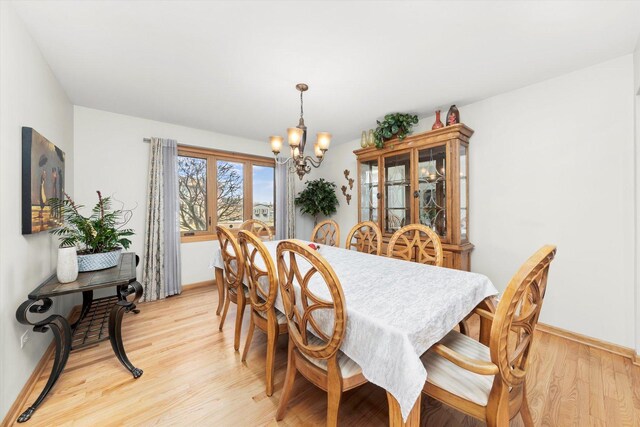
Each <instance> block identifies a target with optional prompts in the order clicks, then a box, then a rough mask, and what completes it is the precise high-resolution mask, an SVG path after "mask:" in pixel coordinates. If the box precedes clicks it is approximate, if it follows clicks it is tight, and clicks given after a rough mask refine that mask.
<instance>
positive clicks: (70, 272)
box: [56, 246, 78, 283]
mask: <svg viewBox="0 0 640 427" xmlns="http://www.w3.org/2000/svg"><path fill="white" fill-rule="evenodd" d="M56 276H58V282H60V283H70V282H73V281H74V280H76V279H77V278H78V254H77V253H76V248H75V247H74V246H72V247H70V248H59V249H58V267H57V268H56Z"/></svg>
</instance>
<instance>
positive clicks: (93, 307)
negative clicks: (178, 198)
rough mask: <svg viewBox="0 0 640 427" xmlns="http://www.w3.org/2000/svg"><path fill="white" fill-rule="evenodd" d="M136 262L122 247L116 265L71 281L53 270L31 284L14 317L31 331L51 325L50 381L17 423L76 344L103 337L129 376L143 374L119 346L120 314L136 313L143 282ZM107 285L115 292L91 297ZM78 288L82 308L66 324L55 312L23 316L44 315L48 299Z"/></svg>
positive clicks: (50, 385) (84, 344) (48, 387)
mask: <svg viewBox="0 0 640 427" xmlns="http://www.w3.org/2000/svg"><path fill="white" fill-rule="evenodd" d="M137 264H138V257H137V256H136V254H135V253H133V252H126V253H123V254H122V256H121V257H120V262H119V263H118V265H117V266H115V267H112V268H108V269H105V270H100V271H91V272H86V273H80V274H78V278H77V279H76V281H75V282H71V283H64V284H62V283H59V282H58V280H57V278H56V276H55V274H54V275H53V276H51V277H50V278H48V279H47V280H46V281H45V282H44V283H42V284H41V285H40V286H38V287H37V288H36V289H34V290H33V291H32V292H31V293H30V294H29V299H27V300H26V301H25V302H23V303H22V304H21V305H20V307H18V310H17V311H16V318H17V319H18V322H20V323H22V324H24V325H29V326H33V330H34V331H35V332H41V333H45V332H46V331H48V330H51V332H52V333H53V337H54V342H55V346H56V347H55V358H54V361H53V368H52V369H51V374H50V375H49V380H48V381H47V383H46V384H45V386H44V388H43V389H42V392H40V395H39V396H38V398H37V399H36V400H35V402H34V403H33V404H32V405H30V406H29V407H28V408H27V409H26V410H25V411H24V412H23V413H22V415H20V417H18V422H19V423H23V422H25V421H27V420H29V418H31V415H33V413H34V412H35V410H36V409H37V408H38V406H40V405H41V404H42V401H43V400H44V399H45V397H46V396H47V394H48V393H49V392H50V391H51V389H52V388H53V386H54V384H55V383H56V381H57V380H58V378H59V377H60V374H61V373H62V371H63V370H64V367H65V365H66V364H67V360H68V359H69V353H70V352H71V351H72V350H77V349H81V348H84V347H87V346H89V345H93V344H95V343H97V342H99V341H104V340H106V339H107V338H108V339H109V340H110V341H111V347H112V348H113V352H114V353H115V355H116V357H117V358H118V360H119V361H120V363H122V364H123V365H124V367H125V368H127V369H128V370H129V371H130V372H131V374H132V375H133V378H139V377H140V376H141V375H142V369H138V368H136V367H135V366H133V364H132V363H131V362H130V361H129V358H128V357H127V354H126V353H125V351H124V346H123V344H122V334H121V326H122V316H123V315H124V313H125V312H129V311H133V312H134V313H138V312H139V310H136V302H137V301H138V300H139V299H140V297H141V296H142V285H140V283H138V282H137V280H136V265H137ZM110 287H115V288H116V295H114V296H108V297H104V298H97V299H93V291H94V290H96V289H103V288H110ZM77 292H82V309H81V311H80V317H79V318H78V320H77V321H76V322H75V323H73V324H72V325H69V322H68V321H67V319H66V318H65V317H64V316H60V315H59V314H52V315H50V316H49V317H47V318H46V319H44V320H40V321H30V320H29V319H28V316H27V314H28V313H39V314H43V313H46V312H47V311H49V309H50V308H51V305H52V304H53V300H52V299H51V298H53V297H57V296H61V295H66V294H72V293H77ZM129 295H134V296H133V299H132V300H127V297H128V296H129Z"/></svg>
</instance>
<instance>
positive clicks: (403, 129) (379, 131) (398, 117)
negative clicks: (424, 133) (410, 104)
mask: <svg viewBox="0 0 640 427" xmlns="http://www.w3.org/2000/svg"><path fill="white" fill-rule="evenodd" d="M376 123H378V127H377V128H376V130H375V131H374V132H373V135H374V138H375V142H376V147H378V148H382V147H383V146H384V142H385V141H388V140H390V139H391V138H393V137H394V136H397V137H398V139H399V140H400V141H402V140H403V139H405V138H406V137H407V135H409V134H410V133H411V128H413V125H415V124H417V123H418V116H416V115H415V114H405V113H392V114H387V115H386V116H384V120H382V121H380V120H376Z"/></svg>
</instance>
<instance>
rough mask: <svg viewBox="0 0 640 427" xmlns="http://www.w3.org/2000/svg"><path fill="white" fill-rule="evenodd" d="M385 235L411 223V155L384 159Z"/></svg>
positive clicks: (404, 154)
mask: <svg viewBox="0 0 640 427" xmlns="http://www.w3.org/2000/svg"><path fill="white" fill-rule="evenodd" d="M384 187H385V188H384V224H383V232H384V233H393V232H395V231H396V230H399V229H400V228H402V227H404V226H405V225H408V224H410V223H411V202H412V197H411V153H409V152H407V153H402V154H398V155H395V156H389V157H385V158H384Z"/></svg>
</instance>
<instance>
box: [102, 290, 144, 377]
mask: <svg viewBox="0 0 640 427" xmlns="http://www.w3.org/2000/svg"><path fill="white" fill-rule="evenodd" d="M129 287H132V288H133V290H134V291H135V293H136V297H135V298H134V300H133V302H130V301H127V300H124V301H118V302H117V304H116V305H114V306H113V308H112V309H111V313H110V314H109V341H111V348H113V352H114V353H115V354H116V357H117V358H118V360H119V361H120V363H122V365H124V367H125V368H127V369H128V370H129V371H130V372H131V373H132V374H133V378H139V377H140V376H141V375H142V372H143V371H142V369H138V368H136V367H135V366H133V364H132V363H131V362H130V361H129V358H128V357H127V353H126V352H125V351H124V345H123V343H122V316H123V315H124V313H125V312H129V311H133V310H135V308H136V305H135V302H136V301H137V300H138V299H139V298H140V296H142V285H140V283H138V282H133V283H130V284H129ZM131 293H133V292H131Z"/></svg>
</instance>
